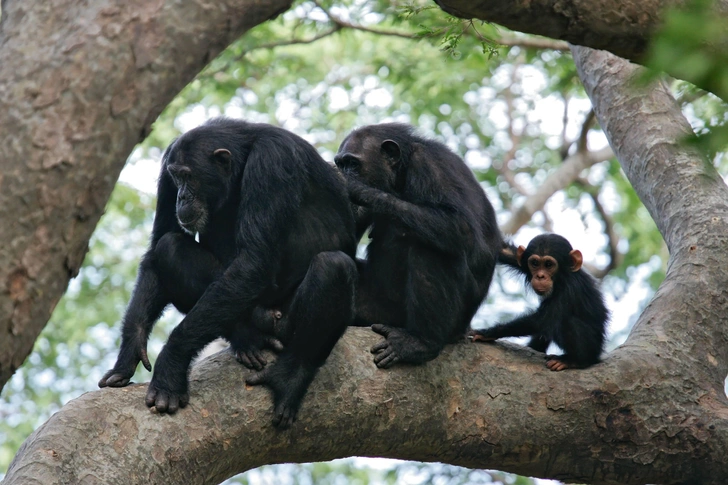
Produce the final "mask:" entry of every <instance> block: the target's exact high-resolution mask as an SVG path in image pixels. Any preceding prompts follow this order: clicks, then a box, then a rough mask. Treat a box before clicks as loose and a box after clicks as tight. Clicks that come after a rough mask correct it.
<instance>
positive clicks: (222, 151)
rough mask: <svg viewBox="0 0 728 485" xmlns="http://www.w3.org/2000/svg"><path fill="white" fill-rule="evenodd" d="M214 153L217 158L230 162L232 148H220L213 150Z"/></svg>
mask: <svg viewBox="0 0 728 485" xmlns="http://www.w3.org/2000/svg"><path fill="white" fill-rule="evenodd" d="M212 155H213V156H214V157H215V158H218V159H220V160H221V161H225V162H229V161H230V157H231V156H232V153H230V150H228V149H227V148H218V149H217V150H215V151H214V152H212Z"/></svg>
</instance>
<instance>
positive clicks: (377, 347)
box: [370, 340, 389, 354]
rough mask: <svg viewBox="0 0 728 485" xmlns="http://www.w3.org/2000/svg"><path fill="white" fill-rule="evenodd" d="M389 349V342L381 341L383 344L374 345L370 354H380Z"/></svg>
mask: <svg viewBox="0 0 728 485" xmlns="http://www.w3.org/2000/svg"><path fill="white" fill-rule="evenodd" d="M388 347H389V342H387V341H386V340H382V341H381V342H379V343H378V344H376V345H373V346H372V349H371V350H370V352H371V353H372V354H377V353H379V352H381V351H383V350H385V349H386V348H388Z"/></svg>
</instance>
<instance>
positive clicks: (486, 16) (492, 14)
mask: <svg viewBox="0 0 728 485" xmlns="http://www.w3.org/2000/svg"><path fill="white" fill-rule="evenodd" d="M435 3H437V4H438V5H439V6H440V8H442V9H443V10H444V11H446V12H448V13H450V14H452V15H454V16H456V17H460V18H465V19H472V18H476V19H480V20H485V21H488V22H493V23H496V24H500V25H503V26H504V27H508V28H509V29H511V30H517V31H519V32H525V33H528V34H536V35H543V36H546V37H551V38H552V39H561V40H565V41H568V42H570V43H572V44H576V45H581V46H586V47H592V48H594V49H603V50H606V51H609V52H611V53H613V54H616V55H618V56H620V57H623V58H625V59H629V60H632V61H634V62H641V61H642V60H644V56H645V54H646V52H647V48H648V45H649V39H650V36H651V35H652V34H654V32H655V30H656V29H657V28H659V26H660V23H661V21H662V14H663V12H664V11H665V10H666V9H668V8H670V7H675V6H680V5H684V4H685V3H687V2H686V1H684V0H558V1H554V0H531V1H516V2H514V1H511V0H475V1H474V0H435ZM714 8H715V13H716V15H721V16H724V17H726V22H727V23H728V0H715V5H714ZM668 74H673V75H674V76H675V77H678V78H683V76H684V73H677V72H675V73H670V72H669V71H668ZM685 80H686V81H690V82H693V83H696V84H698V85H700V87H701V88H703V89H705V90H707V91H710V92H712V93H714V94H716V95H717V96H719V97H721V98H723V99H726V94H727V92H726V88H725V86H724V85H722V84H721V83H722V80H720V79H716V80H705V82H709V83H711V84H710V85H705V84H702V81H704V80H700V79H697V78H696V79H687V78H685ZM726 101H728V100H726Z"/></svg>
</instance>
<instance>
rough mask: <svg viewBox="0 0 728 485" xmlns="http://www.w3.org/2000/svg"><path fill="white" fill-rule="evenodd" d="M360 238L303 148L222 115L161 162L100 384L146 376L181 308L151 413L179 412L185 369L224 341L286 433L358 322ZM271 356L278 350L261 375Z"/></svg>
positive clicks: (337, 189)
mask: <svg viewBox="0 0 728 485" xmlns="http://www.w3.org/2000/svg"><path fill="white" fill-rule="evenodd" d="M195 232H198V233H199V243H198V242H195V239H194V233H195ZM354 234H355V228H354V218H353V214H352V211H351V208H350V207H349V205H348V198H347V194H346V189H345V186H344V183H343V181H342V179H341V177H340V175H339V174H337V171H336V169H334V168H333V167H332V166H331V165H329V164H327V163H326V162H324V160H323V159H322V158H321V157H320V156H319V154H318V153H317V152H316V150H315V149H314V148H313V147H312V146H311V145H310V144H308V143H307V142H306V141H304V140H303V139H302V138H300V137H298V136H296V135H294V134H292V133H289V132H287V131H285V130H283V129H281V128H277V127H273V126H270V125H265V124H253V123H247V122H244V121H237V120H231V119H225V118H218V119H214V120H211V121H208V122H207V123H205V124H204V125H202V126H200V127H199V128H196V129H194V130H191V131H190V132H188V133H186V134H184V135H182V136H181V137H180V138H179V139H177V140H176V141H174V142H173V143H172V144H171V145H170V146H169V148H168V149H167V150H166V152H165V155H164V160H163V164H162V171H161V174H160V178H159V188H158V200H157V212H156V217H155V220H154V228H153V230H152V236H151V244H150V248H149V250H148V251H147V253H146V254H145V256H144V258H143V260H142V262H141V266H140V269H139V276H138V279H137V284H136V288H135V290H134V294H133V296H132V299H131V302H130V303H129V307H128V309H127V312H126V315H125V317H124V323H123V330H122V343H121V349H120V351H119V357H118V360H117V362H116V365H115V366H114V368H113V369H112V370H110V371H109V372H107V373H106V375H105V376H104V377H103V379H101V381H100V382H99V386H101V387H104V386H112V387H120V386H124V385H126V384H128V382H129V379H130V378H131V377H132V375H133V374H134V371H135V369H136V366H137V364H138V363H139V361H140V360H142V361H143V362H144V364H145V366H146V367H147V368H148V369H149V362H148V359H147V357H146V343H147V338H148V336H149V333H150V331H151V329H152V327H153V325H154V323H155V322H156V320H157V319H158V318H159V316H160V315H161V313H162V311H163V309H164V308H165V307H166V306H167V305H168V304H173V305H174V306H175V307H177V308H178V309H179V310H180V311H181V312H183V313H186V316H185V318H184V319H183V320H182V322H181V323H180V324H179V325H178V326H177V327H176V328H175V329H174V331H173V332H172V333H171V335H170V336H169V340H168V342H167V345H165V347H164V348H163V349H162V352H161V353H160V355H159V358H158V359H157V362H156V365H155V368H154V375H153V377H152V381H151V383H150V384H149V391H148V393H147V398H146V402H147V405H148V406H150V407H152V406H154V407H155V408H156V410H157V411H159V412H169V413H174V412H175V411H176V410H177V409H178V408H179V407H184V406H185V404H187V401H188V399H189V397H188V380H187V370H188V368H189V365H190V361H191V359H192V358H193V357H194V356H195V355H196V354H197V353H198V352H199V351H200V350H201V349H202V348H203V347H204V346H205V345H206V344H207V343H208V342H210V341H212V340H213V339H215V338H217V337H224V338H226V339H228V340H229V341H230V343H231V347H232V350H233V351H234V353H235V355H236V357H237V358H238V360H239V361H240V362H242V363H243V364H245V365H246V366H248V367H251V368H255V369H256V370H258V371H259V372H258V373H256V374H254V375H252V376H251V377H249V378H248V382H249V383H251V384H264V385H266V386H268V387H269V388H270V389H271V390H272V391H273V395H274V399H275V417H274V423H275V424H276V425H279V426H282V427H286V426H289V425H290V424H291V423H292V422H293V421H294V419H295V417H296V412H297V411H298V408H299V406H300V403H301V400H302V398H303V396H304V394H305V392H306V390H307V388H308V385H309V384H310V382H311V380H312V379H313V377H314V376H315V374H316V371H317V369H318V368H319V367H320V366H321V365H322V364H323V363H324V361H325V360H326V358H327V357H328V355H329V353H330V352H331V349H332V348H333V346H334V344H335V343H336V341H337V340H338V339H339V337H340V336H341V335H342V333H343V332H344V330H345V329H346V327H347V326H348V325H350V324H351V323H352V321H353V312H354V309H353V307H354V300H353V299H354V286H355V282H356V276H357V275H356V266H355V263H354V260H353V257H354V253H355V250H356V240H355V236H354ZM278 309H283V310H285V313H286V317H285V319H282V318H281V313H280V312H279V310H278ZM294 334H295V335H294ZM264 346H270V347H272V348H274V349H275V350H279V351H280V350H282V353H281V355H280V356H279V358H278V360H277V361H276V362H275V363H274V364H272V365H271V366H268V367H267V368H265V369H264V366H265V365H266V361H265V358H264V357H263V354H262V348H263V347H264Z"/></svg>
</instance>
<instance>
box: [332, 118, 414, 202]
mask: <svg viewBox="0 0 728 485" xmlns="http://www.w3.org/2000/svg"><path fill="white" fill-rule="evenodd" d="M411 137H412V128H411V127H409V126H407V125H403V124H399V123H384V124H381V125H371V126H366V127H364V128H359V129H358V130H354V131H353V132H351V133H350V134H349V136H347V137H346V138H345V139H344V141H343V142H342V143H341V146H340V147H339V152H338V153H337V154H336V156H335V157H334V162H335V163H336V166H337V167H339V169H340V170H341V171H342V172H344V173H349V174H351V175H355V176H357V177H358V178H359V179H360V180H361V181H362V182H364V183H365V184H367V185H369V186H371V187H375V188H377V189H379V190H383V191H385V192H394V191H397V190H401V187H402V185H403V184H404V175H405V167H406V165H407V160H408V159H409V155H408V152H409V142H408V140H409V139H411Z"/></svg>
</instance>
